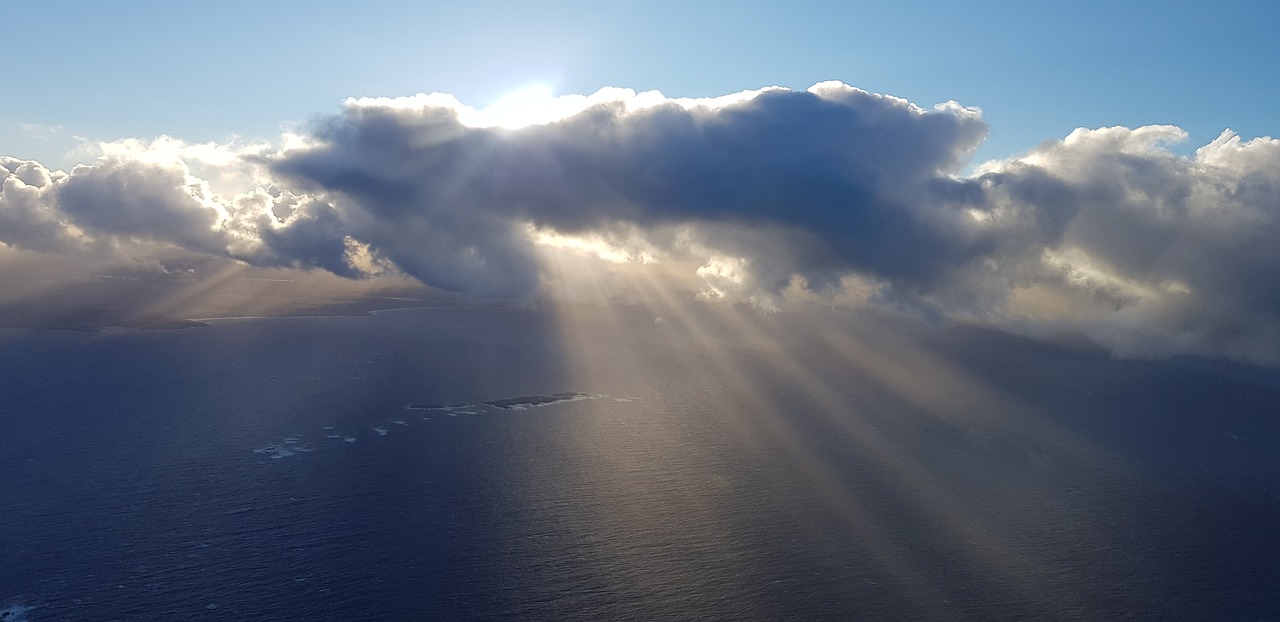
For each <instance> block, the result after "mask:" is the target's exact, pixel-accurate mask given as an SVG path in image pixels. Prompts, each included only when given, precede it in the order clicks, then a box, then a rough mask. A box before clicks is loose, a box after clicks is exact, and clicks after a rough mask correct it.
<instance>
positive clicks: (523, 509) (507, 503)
mask: <svg viewBox="0 0 1280 622" xmlns="http://www.w3.org/2000/svg"><path fill="white" fill-rule="evenodd" d="M823 313H826V312H819V311H815V312H814V315H813V316H802V317H795V316H791V317H786V318H784V317H781V316H782V315H783V314H778V315H775V316H766V315H761V314H758V313H755V312H751V311H747V310H741V309H728V310H725V309H713V308H710V307H708V308H707V309H700V310H698V309H695V310H692V311H688V312H687V313H685V314H683V315H677V316H666V315H663V316H655V314H654V313H653V312H652V311H651V310H644V309H629V308H622V309H612V310H606V309H602V308H594V307H588V306H583V307H581V308H574V309H568V310H564V309H560V310H550V309H545V308H506V307H500V306H492V307H485V308H427V309H404V310H394V311H383V312H376V313H373V314H371V315H366V316H352V317H289V318H238V319H220V320H210V321H208V325H207V326H202V327H197V328H188V329H180V330H125V329H106V330H102V331H97V332H88V331H83V332H77V331H56V330H47V331H30V330H6V331H2V332H0V378H2V379H3V384H2V385H0V616H2V618H3V620H4V622H18V621H44V620H281V619H299V620H352V619H358V620H503V619H506V620H855V619H881V620H887V619H897V620H959V619H980V620H998V619H1011V620H1012V619H1021V620H1026V619H1036V620H1049V619H1065V620H1110V619H1150V620H1175V619H1182V620H1275V619H1280V529H1278V527H1280V501H1278V499H1280V495H1278V494H1277V493H1278V492H1280V490H1278V488H1277V484H1278V483H1280V460H1278V458H1280V443H1278V442H1277V441H1280V417H1278V415H1280V408H1277V406H1276V405H1277V404H1280V374H1278V373H1277V372H1276V371H1275V370H1268V369H1262V368H1255V367H1250V366H1245V365H1235V364H1227V363H1220V362H1213V361H1205V360H1200V359H1176V360H1166V361H1122V360H1115V359H1112V358H1110V357H1109V356H1107V355H1106V354H1105V353H1101V352H1099V351H1097V350H1095V349H1092V348H1090V347H1088V346H1084V345H1079V344H1077V345H1064V344H1056V345H1055V344H1049V343H1041V342H1036V341H1032V340H1029V339H1022V338H1017V337H1012V336H1008V335H1003V334H998V333H993V332H989V331H984V330H982V329H980V328H976V327H963V326H953V327H929V326H916V325H914V324H910V323H904V322H902V321H899V320H893V319H885V318H867V317H860V316H855V315H847V316H846V315H840V314H839V313H837V312H830V313H827V315H822V314H823ZM819 316H821V317H819Z"/></svg>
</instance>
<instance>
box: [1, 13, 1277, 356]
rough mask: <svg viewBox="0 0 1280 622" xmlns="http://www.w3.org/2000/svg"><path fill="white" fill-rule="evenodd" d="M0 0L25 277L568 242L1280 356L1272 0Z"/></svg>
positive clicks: (723, 279) (462, 290)
mask: <svg viewBox="0 0 1280 622" xmlns="http://www.w3.org/2000/svg"><path fill="white" fill-rule="evenodd" d="M453 5H457V6H453ZM4 11H5V15H6V22H7V23H10V24H25V25H27V27H23V28H16V29H14V28H11V29H8V30H9V32H6V42H7V43H8V44H9V45H8V48H9V49H10V51H11V55H12V56H11V62H10V63H8V64H7V68H6V72H5V78H4V82H5V86H4V87H3V89H4V93H5V97H4V100H5V102H6V105H5V106H4V107H3V108H2V109H0V155H3V156H5V158H4V159H3V160H0V166H2V167H3V168H2V169H0V174H3V175H4V179H3V184H4V185H3V186H2V190H0V242H2V243H3V245H4V247H3V248H0V251H4V252H3V257H0V264H4V265H0V268H4V269H6V270H7V272H6V273H7V274H9V275H18V276H10V277H9V278H10V279H11V280H12V279H15V278H21V275H22V274H25V272H24V271H31V270H35V269H36V268H33V267H32V266H37V267H40V268H43V269H44V270H45V272H48V271H50V270H52V271H53V272H59V271H58V270H54V269H53V268H49V266H55V265H58V266H67V268H66V269H65V270H62V271H61V272H60V273H59V274H61V275H62V276H53V277H49V276H48V275H46V274H44V273H43V272H42V273H41V274H42V276H41V278H40V279H39V281H40V282H42V283H43V282H47V281H49V280H50V279H52V280H54V281H57V280H59V279H63V280H65V281H66V282H68V283H70V282H71V281H72V279H73V277H72V276H70V275H71V274H72V273H73V272H74V273H76V275H77V276H75V277H74V278H81V279H83V278H85V277H86V275H97V276H101V275H102V274H105V273H112V274H114V273H116V272H119V271H120V270H124V269H126V268H127V269H129V270H134V271H143V272H148V271H149V272H148V273H150V274H153V275H186V274H195V273H196V268H197V267H198V266H200V265H205V264H204V263H202V262H223V263H233V264H235V265H241V266H251V267H255V268H261V269H273V270H293V271H310V272H322V273H327V274H331V275H334V276H336V277H339V278H341V279H346V280H348V281H352V282H368V281H369V280H371V279H376V278H377V277H388V276H396V277H404V278H408V279H411V280H413V281H416V282H420V283H422V284H425V285H427V286H429V287H431V288H436V289H439V290H441V291H446V292H453V293H456V294H459V295H463V296H470V297H475V298H477V299H485V300H521V299H529V298H533V297H537V296H539V295H545V294H546V293H547V291H548V290H549V288H550V287H551V281H552V280H553V279H552V271H551V270H549V269H548V267H547V266H548V262H547V260H546V258H545V254H546V253H547V252H549V251H552V250H554V251H556V252H559V253H562V254H563V253H568V254H573V255H578V256H589V257H590V258H592V260H593V261H598V262H602V263H601V265H602V266H604V268H599V267H597V269H603V270H605V271H606V272H613V273H618V272H623V271H629V270H639V269H648V268H645V266H653V265H662V266H664V267H663V268H652V269H654V270H659V269H661V270H665V271H667V272H672V273H679V274H680V275H682V278H686V279H688V282H689V283H690V285H689V287H691V288H692V291H694V292H696V296H697V297H698V298H699V299H701V300H705V301H707V302H710V303H714V302H717V301H719V302H729V303H743V304H749V305H753V306H756V307H758V308H760V309H762V310H764V311H767V312H773V311H779V310H783V309H785V308H786V307H787V306H788V305H791V304H802V303H806V302H807V303H812V302H815V301H816V302H821V303H823V304H828V305H849V306H857V307H873V308H882V309H888V310H893V311H895V312H905V313H912V314H918V315H920V316H922V317H926V318H934V319H944V320H945V319H952V320H963V321H977V322H984V323H991V324H994V325H997V326H1000V327H1004V328H1007V329H1009V330H1014V331H1022V332H1028V333H1035V334H1046V333H1057V332H1061V331H1070V332H1079V333H1082V334H1084V335H1086V336H1087V337H1088V338H1089V339H1092V340H1094V341H1095V342H1097V343H1099V344H1100V345H1103V346H1104V347H1106V348H1108V349H1110V350H1111V351H1112V352H1113V353H1115V354H1116V355H1119V356H1140V357H1149V356H1168V355H1175V354H1200V355H1208V356H1217V357H1227V358H1233V359H1239V360H1246V361H1251V362H1260V363H1264V364H1274V363H1275V362H1277V361H1280V298H1277V296H1278V294H1277V293H1276V292H1280V282H1277V278H1280V277H1277V276H1275V275H1277V274H1280V251H1278V250H1277V248H1276V247H1277V245H1276V244H1275V243H1274V241H1275V240H1276V239H1277V237H1280V208H1278V207H1277V202H1276V200H1275V198H1274V197H1275V196H1276V192H1275V190H1276V188H1277V187H1280V142H1278V141H1275V140H1272V139H1271V138H1269V137H1270V136H1275V135H1277V134H1280V132H1278V131H1277V128H1276V125H1277V122H1276V117H1275V115H1274V102H1275V101H1278V96H1280V83H1277V81H1276V80H1274V79H1272V78H1271V77H1270V73H1269V69H1268V68H1269V67H1271V66H1273V65H1274V64H1275V61H1277V60H1280V58H1278V57H1280V44H1277V43H1275V38H1274V36H1273V33H1274V30H1275V26H1276V25H1277V24H1278V22H1280V20H1278V19H1277V17H1278V16H1280V9H1277V8H1274V5H1273V4H1271V3H1261V2H1258V3H1246V2H1238V3H1230V4H1229V5H1227V6H1210V5H1207V4H1203V3H1182V2H1165V3H1136V2H1134V3H1118V4H1117V3H1101V2H1097V3H1093V2H1085V3H1074V4H1070V5H1062V6H1049V5H1040V4H1037V3H1013V2H1008V3H1005V2H996V3H982V4H981V6H974V5H966V4H961V3H947V4H941V3H939V4H924V5H919V4H915V5H910V6H907V5H898V6H892V7H891V6H888V5H873V4H865V3H849V2H842V3H820V2H814V3H798V4H796V3H793V4H791V5H787V6H785V7H784V6H782V5H780V4H777V3H752V2H742V3H733V4H728V3H725V4H715V3H660V2H659V3H655V2H645V3H626V2H619V3H609V4H608V5H607V6H601V5H600V4H599V3H567V2H566V3H543V4H539V5H536V6H535V5H531V4H528V3H487V4H479V3H469V4H466V5H465V6H464V5H462V4H461V3H452V4H451V5H450V6H424V5H423V3H409V2H403V3H399V2H381V3H377V2H374V3H365V4H361V5H359V6H358V7H357V6H355V5H350V4H344V5H330V4H326V5H324V6H313V3H302V2H274V3H253V4H250V3H247V2H223V3H216V4H215V3H168V4H154V3H142V2H117V3H90V2H65V3H58V4H56V5H53V6H40V5H36V4H31V3H13V4H10V5H6V6H5V7H4ZM19 50H20V51H21V52H20V53H19V52H17V51H19ZM774 87H778V88H774ZM17 266H21V268H19V267H17ZM680 266H684V267H686V268H687V269H685V270H683V271H681V270H676V269H675V268H674V267H680ZM77 267H78V271H77V270H76V269H73V268H77ZM31 282H34V280H33V281H31ZM19 289H23V288H19ZM27 290H30V291H32V292H36V291H37V290H39V288H38V287H35V286H32V287H29V288H26V289H24V291H27ZM39 295H48V294H47V292H46V294H36V293H32V294H31V296H33V297H38V296H39ZM28 302H30V301H24V304H26V303H28Z"/></svg>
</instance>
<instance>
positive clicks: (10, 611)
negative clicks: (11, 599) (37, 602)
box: [0, 603, 35, 622]
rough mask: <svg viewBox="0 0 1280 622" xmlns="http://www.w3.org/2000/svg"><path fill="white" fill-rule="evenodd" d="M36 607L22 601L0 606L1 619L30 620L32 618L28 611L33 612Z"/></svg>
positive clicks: (12, 620)
mask: <svg viewBox="0 0 1280 622" xmlns="http://www.w3.org/2000/svg"><path fill="white" fill-rule="evenodd" d="M33 609H35V607H28V606H26V605H24V604H22V603H10V604H7V605H4V606H3V607H0V620H3V622H29V621H30V618H28V617H27V613H29V612H31V611H32V610H33Z"/></svg>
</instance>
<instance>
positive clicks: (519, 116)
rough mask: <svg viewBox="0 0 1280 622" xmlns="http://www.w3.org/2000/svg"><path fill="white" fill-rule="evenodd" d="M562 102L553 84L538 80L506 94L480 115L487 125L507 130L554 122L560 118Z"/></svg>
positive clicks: (480, 111)
mask: <svg viewBox="0 0 1280 622" xmlns="http://www.w3.org/2000/svg"><path fill="white" fill-rule="evenodd" d="M558 101H559V99H558V98H557V97H555V96H554V95H552V92H551V87H550V86H549V85H547V84H542V83H534V84H529V85H526V86H522V87H520V88H518V89H516V90H514V91H510V92H508V93H506V94H504V95H503V96H502V97H499V98H498V99H497V101H495V102H493V103H492V104H489V106H488V107H487V108H484V109H483V110H479V111H478V116H479V117H480V119H479V120H480V121H481V123H483V124H484V125H486V126H489V127H503V128H507V129H517V128H522V127H526V126H529V125H539V124H542V123H550V122H552V121H555V120H557V119H558V118H560V114H558V112H559V111H558V108H559V106H557V105H556V104H557V102H558Z"/></svg>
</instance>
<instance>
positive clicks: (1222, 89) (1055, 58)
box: [0, 1, 1280, 165]
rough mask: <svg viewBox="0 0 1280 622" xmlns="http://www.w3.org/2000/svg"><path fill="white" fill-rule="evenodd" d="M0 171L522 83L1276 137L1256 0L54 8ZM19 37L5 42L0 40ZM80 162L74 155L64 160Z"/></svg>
mask: <svg viewBox="0 0 1280 622" xmlns="http://www.w3.org/2000/svg"><path fill="white" fill-rule="evenodd" d="M4 12H5V15H6V20H5V21H6V22H7V23H8V24H9V25H10V27H8V28H6V29H5V31H6V32H5V40H6V44H7V45H6V48H7V49H8V50H9V62H8V63H6V70H5V75H6V79H5V82H6V85H5V87H4V91H5V97H4V100H5V102H6V103H5V106H4V107H3V109H0V152H3V153H5V154H9V155H14V156H17V157H25V158H34V159H39V160H41V161H42V162H45V163H47V164H51V165H65V164H67V163H68V162H69V161H67V160H64V159H63V157H64V155H65V154H66V152H68V151H70V150H71V149H72V148H73V147H74V146H75V145H76V143H77V142H78V140H77V137H79V138H85V139H89V140H95V141H96V140H115V139H120V138H126V137H138V138H150V137H154V136H156V135H160V134H168V135H171V136H175V137H179V138H183V139H185V140H188V141H208V140H225V139H227V138H228V137H231V136H240V137H242V138H244V139H247V140H253V139H266V140H271V139H274V138H276V137H277V136H278V134H279V132H280V128H281V127H282V126H289V125H295V124H298V123H301V122H305V121H307V120H308V119H310V118H312V117H313V116H315V115H324V114H331V113H332V112H334V111H335V110H336V109H337V106H338V104H339V102H341V101H342V100H343V99H345V98H346V97H351V96H399V95H411V94H414V93H418V92H433V91H438V92H447V93H453V94H455V95H456V96H457V97H458V98H459V99H460V100H462V101H463V102H464V103H467V104H471V105H474V106H478V107H479V106H484V105H486V104H488V103H490V102H492V101H493V100H495V99H497V98H499V97H500V96H501V95H502V94H503V93H504V92H507V91H510V90H512V89H517V88H520V87H522V86H526V85H528V84H531V83H542V84H547V85H549V86H550V87H551V88H552V90H553V92H555V93H557V94H563V93H584V94H585V93H591V92H594V91H595V90H596V89H598V88H600V87H603V86H623V87H629V88H634V89H636V90H647V89H659V90H661V91H662V92H664V93H665V94H667V95H669V96H690V97H696V96H715V95H721V94H725V93H730V92H735V91H739V90H744V89H752V88H758V87H761V86H767V85H775V84H776V85H781V86H787V87H792V88H806V87H808V86H810V85H812V84H814V83H816V82H819V81H822V80H840V81H843V82H846V83H848V84H852V85H854V86H858V87H860V88H864V89H867V90H870V91H873V92H880V93H889V94H894V95H898V96H901V97H905V98H907V99H909V100H911V101H913V102H916V103H918V104H920V105H924V106H929V105H932V104H934V103H938V102H942V101H946V100H949V99H954V100H957V101H959V102H961V103H963V104H965V105H968V106H978V107H980V108H982V109H983V111H984V113H985V118H986V121H987V123H988V124H989V126H990V136H989V138H988V140H987V142H986V143H985V144H984V145H983V146H982V147H981V148H980V149H979V151H978V158H979V159H987V158H995V157H1004V156H1008V155H1011V154H1013V153H1016V152H1020V151H1023V150H1026V149H1028V148H1031V147H1033V146H1034V145H1036V144H1037V143H1039V142H1040V141H1042V140H1046V139H1051V138H1061V137H1062V136H1065V135H1066V134H1067V133H1068V132H1070V131H1071V130H1072V129H1073V128H1075V127H1080V126H1083V127H1099V126H1109V125H1125V126H1130V127H1133V126H1137V125H1145V124H1174V125H1178V126H1180V127H1182V128H1184V129H1186V130H1187V131H1188V132H1189V133H1190V139H1189V141H1188V143H1187V145H1186V147H1184V148H1185V149H1187V150H1190V149H1191V148H1193V147H1195V146H1198V145H1200V144H1204V143H1206V142H1208V141H1209V140H1212V139H1213V138H1214V137H1215V136H1217V135H1218V133H1219V132H1221V131H1222V130H1223V129H1225V128H1227V127H1230V128H1232V129H1234V130H1236V131H1237V132H1239V133H1240V134H1241V135H1243V136H1244V137H1246V138H1249V137H1253V136H1260V135H1276V134H1278V133H1280V130H1278V129H1277V125H1278V124H1280V123H1278V122H1277V120H1276V119H1277V117H1276V115H1275V113H1274V110H1275V108H1274V106H1275V102H1277V101H1280V81H1277V80H1275V79H1274V77H1273V76H1272V75H1271V74H1272V72H1271V68H1272V67H1274V66H1275V64H1276V61H1277V60H1280V44H1277V43H1276V37H1275V36H1274V34H1275V31H1276V28H1277V26H1280V19H1277V18H1278V16H1280V9H1278V8H1277V5H1276V4H1275V3H1270V2H1232V3H1225V4H1210V3H1203V2H1194V3H1192V2H1159V3H1157V2H1123V3H1115V2H1077V3H1027V2H987V3H926V4H919V3H913V4H907V3H858V2H800V3H787V4H786V5H785V6H784V4H783V3H768V2H735V3H685V2H612V3H598V2H545V3H524V2H486V3H479V2H477V3H465V4H464V3H420V2H390V1H384V2H369V3H362V4H360V5H356V4H352V3H340V4H339V3H312V2H294V1H279V2H265V3H259V2H241V1H229V2H219V3H208V2H177V3H159V2H133V1H124V2H110V3H103V2H84V1H73V2H59V3H7V6H5V11H4ZM14 26H18V27H14ZM84 157H85V156H80V159H83V158H84Z"/></svg>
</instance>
